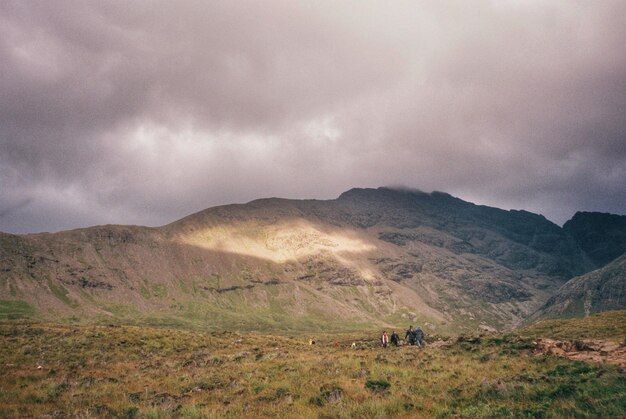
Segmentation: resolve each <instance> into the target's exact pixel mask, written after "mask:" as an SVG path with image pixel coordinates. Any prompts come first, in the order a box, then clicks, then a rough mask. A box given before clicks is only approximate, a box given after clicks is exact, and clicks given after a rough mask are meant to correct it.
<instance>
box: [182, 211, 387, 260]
mask: <svg viewBox="0 0 626 419" xmlns="http://www.w3.org/2000/svg"><path fill="white" fill-rule="evenodd" d="M181 240H182V241H183V242H184V243H186V244H191V245H194V246H200V247H203V248H205V249H210V250H215V251H220V252H228V253H235V254H239V255H244V256H251V257H255V258H259V259H265V260H269V261H272V262H275V263H285V262H288V261H293V260H298V259H301V258H304V257H307V256H314V255H318V254H328V255H332V256H335V257H336V258H337V259H338V260H341V261H347V260H349V259H350V256H352V255H355V254H360V253H366V252H370V251H372V250H375V249H376V247H375V246H374V245H372V244H369V243H366V242H365V241H363V240H362V239H360V238H359V237H358V236H357V235H356V233H352V232H350V231H346V230H340V229H337V230H336V231H332V232H329V231H321V230H320V229H318V228H316V227H315V226H314V225H312V224H311V223H309V222H307V221H304V220H296V221H291V222H281V223H278V224H271V225H265V226H259V225H258V224H254V225H253V224H250V225H246V224H240V225H237V226H232V225H223V226H219V227H212V228H207V229H204V230H202V231H200V232H195V233H193V234H191V235H187V236H184V237H182V238H181Z"/></svg>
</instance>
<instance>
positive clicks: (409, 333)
mask: <svg viewBox="0 0 626 419" xmlns="http://www.w3.org/2000/svg"><path fill="white" fill-rule="evenodd" d="M404 340H406V341H408V342H409V345H415V330H413V325H411V326H409V330H407V331H406V335H404Z"/></svg>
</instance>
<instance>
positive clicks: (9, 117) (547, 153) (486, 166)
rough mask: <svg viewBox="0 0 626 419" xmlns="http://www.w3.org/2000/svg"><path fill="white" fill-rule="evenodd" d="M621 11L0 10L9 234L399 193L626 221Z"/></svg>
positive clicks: (625, 5)
mask: <svg viewBox="0 0 626 419" xmlns="http://www.w3.org/2000/svg"><path fill="white" fill-rule="evenodd" d="M625 16H626V1H624V0H616V1H604V0H593V1H589V0H581V1H576V0H564V1H559V0H546V1H533V0H528V1H522V0H517V1H515V0H508V1H507V0H497V1H496V0H493V1H467V0H459V1H442V0H433V1H416V0H410V1H399V0H394V1H363V0H355V1H345V2H344V1H337V0H332V1H330V0H329V1H268V0H263V1H257V0H254V1H231V0H224V1H221V0H213V1H197V2H181V1H175V2H172V1H162V2H158V1H145V2H143V1H132V2H128V1H117V2H115V1H101V0H97V1H92V2H91V1H82V0H81V1H62V0H55V1H11V0H4V1H2V2H0V231H5V232H18V233H25V232H39V231H58V230H62V229H69V228H76V227H83V226H88V225H95V224H106V223H115V224H140V225H161V224H166V223H169V222H171V221H174V220H176V219H178V218H180V217H183V216H185V215H188V214H190V213H192V212H195V211H198V210H201V209H204V208H207V207H211V206H215V205H220V204H227V203H235V202H247V201H250V200H253V199H256V198H262V197H270V196H279V197H285V198H320V199H327V198H335V197H337V196H338V195H339V194H340V193H341V192H343V191H345V190H347V189H349V188H352V187H378V186H386V185H403V186H407V187H412V188H418V189H421V190H423V191H432V190H440V191H445V192H449V193H451V194H453V195H455V196H458V197H460V198H462V199H465V200H469V201H472V202H476V203H480V204H487V205H493V206H498V207H501V208H505V209H509V208H516V209H520V208H521V209H527V210H530V211H533V212H537V213H540V214H543V215H545V216H546V217H547V218H549V219H550V220H552V221H554V222H556V223H558V224H562V223H563V222H564V221H566V220H567V219H569V218H570V217H571V216H572V215H573V214H574V213H575V212H576V211H577V210H588V211H602V212H613V213H619V214H625V213H626V49H625V48H624V45H626V21H625V20H624V17H625Z"/></svg>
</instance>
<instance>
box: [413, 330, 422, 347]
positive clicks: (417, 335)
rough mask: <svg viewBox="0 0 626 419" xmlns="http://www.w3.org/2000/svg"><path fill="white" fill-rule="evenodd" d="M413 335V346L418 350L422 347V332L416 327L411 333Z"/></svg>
mask: <svg viewBox="0 0 626 419" xmlns="http://www.w3.org/2000/svg"><path fill="white" fill-rule="evenodd" d="M413 332H414V333H415V344H416V345H417V346H419V347H420V348H421V347H423V346H424V331H423V330H422V329H421V328H420V327H419V326H417V327H416V328H415V330H414V331H413Z"/></svg>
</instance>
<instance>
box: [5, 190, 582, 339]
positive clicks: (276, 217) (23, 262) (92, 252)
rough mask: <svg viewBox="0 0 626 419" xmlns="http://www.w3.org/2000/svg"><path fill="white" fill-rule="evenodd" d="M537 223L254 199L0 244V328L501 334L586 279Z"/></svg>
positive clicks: (366, 196) (432, 201) (404, 206)
mask: <svg viewBox="0 0 626 419" xmlns="http://www.w3.org/2000/svg"><path fill="white" fill-rule="evenodd" d="M585 260H586V258H585V256H584V254H583V253H582V251H581V250H580V248H579V247H578V245H577V243H576V242H575V241H574V240H573V239H572V237H571V236H569V235H568V234H567V233H565V232H564V231H563V229H561V228H559V227H558V226H556V225H555V224H553V223H551V222H550V221H548V220H546V219H545V218H544V217H542V216H540V215H536V214H532V213H529V212H526V211H505V210H500V209H497V208H491V207H486V206H480V205H474V204H472V203H469V202H465V201H463V200H461V199H458V198H454V197H452V196H450V195H448V194H445V193H439V192H434V193H430V194H427V193H423V192H420V191H412V190H394V189H388V188H379V189H353V190H350V191H348V192H346V193H344V194H342V195H341V196H340V197H339V198H337V199H335V200H328V201H318V200H285V199H275V198H273V199H262V200H257V201H253V202H250V203H248V204H244V205H228V206H222V207H215V208H210V209H207V210H205V211H202V212H199V213H197V214H193V215H190V216H188V217H186V218H183V219H181V220H179V221H176V222H174V223H172V224H169V225H166V226H163V227H159V228H146V227H138V226H98V227H91V228H86V229H78V230H72V231H65V232H60V233H54V234H49V233H42V234H30V235H9V234H1V235H0V300H2V301H1V302H0V316H3V317H5V318H15V317H24V316H28V317H35V318H42V319H55V320H63V321H74V322H93V321H95V322H122V323H142V324H155V325H174V326H185V327H193V328H236V329H255V330H259V329H260V330H275V329H281V330H287V331H289V330H293V331H295V330H355V329H359V328H368V327H372V326H373V325H378V326H391V325H394V326H404V327H406V325H408V324H409V323H412V322H418V323H419V324H422V325H423V326H425V327H426V328H427V329H430V330H437V331H445V330H475V329H477V328H485V329H491V328H496V329H502V328H507V327H512V326H514V325H516V324H519V323H520V322H521V321H522V320H523V319H525V318H526V317H527V316H528V315H530V314H531V313H533V312H534V311H536V310H537V308H538V307H540V306H541V305H542V304H544V303H545V302H546V301H547V299H548V298H549V297H550V296H551V295H552V294H553V292H554V291H556V290H557V289H558V288H559V287H560V286H561V285H562V284H563V283H564V282H565V281H566V280H567V279H569V278H571V277H573V276H575V275H579V274H582V273H584V272H586V271H587V270H588V268H589V267H588V265H587V264H585V262H584V261H585Z"/></svg>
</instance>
